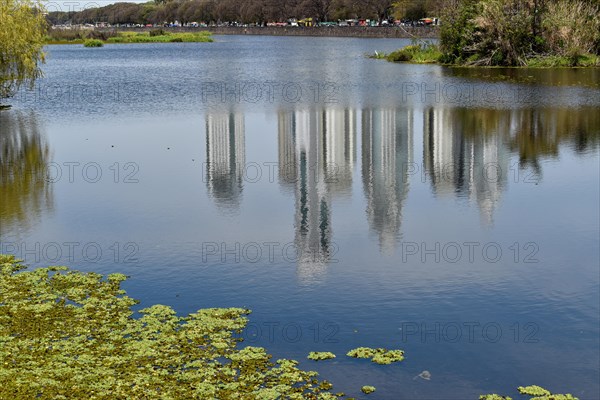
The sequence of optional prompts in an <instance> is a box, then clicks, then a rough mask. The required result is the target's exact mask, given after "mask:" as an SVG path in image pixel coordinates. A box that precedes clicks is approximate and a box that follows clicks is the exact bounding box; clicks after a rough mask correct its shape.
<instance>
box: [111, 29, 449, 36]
mask: <svg viewBox="0 0 600 400" xmlns="http://www.w3.org/2000/svg"><path fill="white" fill-rule="evenodd" d="M151 29H156V28H136V29H132V28H118V29H117V30H124V31H131V30H136V31H137V30H139V31H146V30H151ZM162 29H164V30H166V31H172V32H197V31H200V30H206V31H209V32H212V33H213V34H214V35H270V36H325V37H327V36H334V37H365V38H406V39H410V38H413V37H418V38H437V37H438V36H439V29H438V28H435V27H415V28H413V27H402V28H401V27H397V26H394V27H383V26H381V27H379V26H377V27H375V26H369V27H368V26H333V27H307V28H304V27H299V26H298V27H297V26H294V27H291V26H290V27H275V26H273V27H264V28H259V27H246V28H244V27H237V26H218V27H208V28H183V27H181V28H162ZM106 30H111V29H106Z"/></svg>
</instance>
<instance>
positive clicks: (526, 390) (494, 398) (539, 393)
mask: <svg viewBox="0 0 600 400" xmlns="http://www.w3.org/2000/svg"><path fill="white" fill-rule="evenodd" d="M518 390H519V393H521V394H525V395H529V396H534V397H532V398H531V399H530V400H578V399H577V397H574V396H573V395H572V394H553V393H550V391H549V390H547V389H544V388H543V387H540V386H536V385H532V386H525V387H523V386H519V387H518ZM479 400H512V398H510V397H508V396H500V395H498V394H485V395H481V396H479Z"/></svg>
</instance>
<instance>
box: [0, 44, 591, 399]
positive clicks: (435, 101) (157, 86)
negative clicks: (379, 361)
mask: <svg viewBox="0 0 600 400" xmlns="http://www.w3.org/2000/svg"><path fill="white" fill-rule="evenodd" d="M406 44H409V42H408V41H406V40H395V39H351V38H302V37H259V36H254V37H244V36H218V37H216V41H215V43H181V44H140V45H135V44H131V45H106V46H105V47H103V48H98V49H87V48H84V47H83V46H80V45H73V46H49V47H48V48H47V50H48V61H47V64H46V65H45V66H44V72H45V77H44V78H43V79H41V80H39V81H38V82H37V84H36V86H35V88H34V89H33V90H23V91H22V92H21V93H19V94H18V95H17V96H16V98H15V99H14V100H13V101H12V104H13V108H12V109H11V110H9V111H2V112H0V147H1V151H2V153H1V155H0V156H1V157H2V163H1V168H2V179H1V180H0V184H1V187H2V190H1V195H0V199H1V202H2V206H1V211H0V218H1V227H0V245H1V247H2V248H1V249H0V250H1V252H2V253H13V254H16V255H17V256H19V257H21V258H23V259H25V260H26V262H27V263H28V264H29V265H30V266H31V267H38V266H46V265H69V266H71V267H73V268H76V269H79V270H83V271H98V272H101V273H110V272H123V273H125V274H127V275H129V276H131V278H130V280H128V281H127V282H126V283H125V288H126V289H127V290H128V292H129V294H130V295H131V296H132V297H134V298H137V299H140V300H141V301H142V304H141V305H140V306H141V307H144V306H148V305H151V304H155V303H161V304H167V305H170V306H172V307H174V308H175V309H176V310H177V312H178V313H181V314H186V313H189V312H193V311H195V310H196V309H198V308H205V307H230V306H239V307H248V308H250V309H252V310H253V313H252V314H251V316H250V324H249V326H248V329H247V330H246V331H245V332H244V334H243V336H244V338H245V339H246V343H247V344H252V345H260V346H265V347H266V348H267V349H268V350H269V351H270V352H271V353H272V354H274V357H275V358H282V357H288V358H295V359H299V360H301V366H302V367H304V368H310V369H315V370H317V371H319V372H320V374H321V377H322V378H325V379H328V380H330V381H331V382H332V383H333V384H334V388H335V389H336V391H344V392H346V393H347V394H348V395H353V396H357V397H361V396H363V395H362V393H360V387H361V386H362V385H373V386H375V387H376V388H377V391H376V392H375V393H374V394H372V395H370V397H373V398H378V399H411V400H412V399H475V398H478V396H479V395H480V394H484V393H492V392H495V393H501V394H506V395H511V396H513V398H514V397H517V398H518V397H519V396H518V394H517V393H516V387H517V386H519V385H532V384H536V385H540V386H543V387H546V388H548V389H550V390H552V391H554V392H559V393H564V392H570V393H573V394H574V395H576V396H578V397H579V398H581V399H598V398H599V397H600V385H599V380H598V377H599V368H600V355H599V354H600V353H599V352H600V343H599V335H600V329H599V321H600V319H599V313H600V309H599V308H600V307H599V304H600V287H599V284H600V277H599V272H600V266H599V263H600V260H599V257H600V254H599V241H600V233H599V229H600V228H599V220H600V213H599V197H600V195H599V188H600V183H599V180H600V172H599V170H600V167H599V149H600V147H599V138H600V112H599V109H600V70H598V69H587V70H584V69H581V70H579V69H576V70H537V71H531V70H529V71H528V70H515V69H512V70H511V69H486V70H480V69H478V70H473V69H449V68H443V67H440V66H434V65H400V64H393V63H388V62H385V61H383V60H375V59H369V58H366V57H365V54H366V53H373V52H374V51H375V50H378V51H385V52H388V51H391V50H394V49H396V48H398V47H401V46H403V45H406ZM358 346H370V347H387V348H399V349H403V350H404V351H405V357H406V358H405V360H404V361H403V362H401V363H397V364H392V365H388V366H379V365H376V364H373V363H370V362H368V361H365V360H356V359H351V358H348V357H346V356H345V355H344V354H345V353H346V352H347V351H348V350H350V349H352V348H354V347H358ZM318 350H321V351H332V352H334V353H336V354H337V355H338V357H337V358H336V359H335V360H330V361H326V362H320V363H315V362H313V361H309V360H306V355H307V354H308V352H309V351H318ZM424 370H427V371H429V372H430V374H431V379H429V380H426V379H423V378H422V377H419V376H418V375H419V374H420V373H421V372H422V371H424Z"/></svg>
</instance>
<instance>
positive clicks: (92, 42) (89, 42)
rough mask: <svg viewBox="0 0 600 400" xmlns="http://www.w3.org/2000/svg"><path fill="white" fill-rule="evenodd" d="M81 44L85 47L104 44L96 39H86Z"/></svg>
mask: <svg viewBox="0 0 600 400" xmlns="http://www.w3.org/2000/svg"><path fill="white" fill-rule="evenodd" d="M83 45H84V46H85V47H102V46H104V42H103V41H102V40H98V39H87V40H86V41H85V42H83Z"/></svg>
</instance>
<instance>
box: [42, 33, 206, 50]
mask: <svg viewBox="0 0 600 400" xmlns="http://www.w3.org/2000/svg"><path fill="white" fill-rule="evenodd" d="M92 41H94V43H98V42H100V43H102V44H113V43H118V44H125V43H208V42H213V41H214V40H213V38H212V34H211V33H210V32H207V31H200V32H167V31H163V30H162V29H157V30H152V31H149V32H130V31H124V32H116V31H110V32H95V31H84V30H76V31H50V32H49V34H48V35H47V36H46V39H45V44H47V45H48V44H84V45H87V44H88V43H92ZM87 47H101V46H87Z"/></svg>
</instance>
